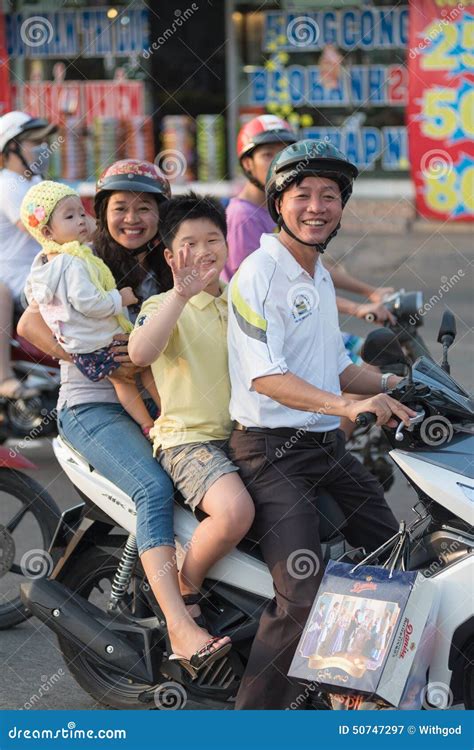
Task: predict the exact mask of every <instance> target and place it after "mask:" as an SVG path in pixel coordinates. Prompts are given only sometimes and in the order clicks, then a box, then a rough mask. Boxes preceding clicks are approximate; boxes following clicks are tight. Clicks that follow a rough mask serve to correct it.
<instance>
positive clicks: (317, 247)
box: [277, 214, 341, 253]
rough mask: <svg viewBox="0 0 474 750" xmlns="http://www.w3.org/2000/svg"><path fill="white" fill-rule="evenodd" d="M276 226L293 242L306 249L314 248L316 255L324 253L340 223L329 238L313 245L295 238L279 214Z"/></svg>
mask: <svg viewBox="0 0 474 750" xmlns="http://www.w3.org/2000/svg"><path fill="white" fill-rule="evenodd" d="M277 225H278V228H279V229H284V230H285V232H286V233H287V234H289V235H290V237H292V238H293V239H294V240H296V241H297V242H300V243H301V244H302V245H306V247H312V248H314V249H315V250H317V251H318V253H324V251H325V250H326V248H327V246H328V245H329V243H330V242H331V240H332V239H333V237H335V236H336V234H337V233H338V231H339V229H340V228H341V222H339V224H338V225H337V227H336V228H335V229H333V230H332V232H331V234H330V235H329V237H327V238H326V239H325V240H324V242H317V243H314V242H305V240H302V239H301V238H300V237H297V236H296V234H294V233H293V232H292V231H291V229H290V228H289V227H287V225H286V224H285V222H284V219H283V216H282V215H281V214H280V216H279V217H278V222H277Z"/></svg>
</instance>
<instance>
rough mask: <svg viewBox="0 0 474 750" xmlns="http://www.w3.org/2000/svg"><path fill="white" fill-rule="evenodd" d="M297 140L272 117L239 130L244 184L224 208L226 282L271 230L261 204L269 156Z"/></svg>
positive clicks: (286, 126)
mask: <svg viewBox="0 0 474 750" xmlns="http://www.w3.org/2000/svg"><path fill="white" fill-rule="evenodd" d="M297 140H298V139H297V136H296V133H295V132H294V131H293V129H292V127H291V125H290V124H289V123H288V122H286V120H282V119H281V118H280V117H275V116H274V115H260V116H259V117H254V118H253V120H250V122H248V123H247V124H246V125H244V126H243V128H241V130H240V132H239V135H238V136H237V156H238V157H239V163H240V166H241V168H242V171H243V173H244V175H245V178H246V182H245V185H244V187H243V189H242V190H241V191H240V193H239V194H238V195H236V196H235V197H234V198H232V199H231V200H230V201H229V205H228V206H227V211H226V218H227V246H228V248H229V254H228V256H227V261H226V264H225V266H224V271H223V273H222V278H223V279H224V280H225V281H230V279H231V278H232V276H233V275H234V273H235V272H236V271H237V269H238V267H239V266H240V264H241V263H242V261H243V260H244V259H245V258H246V257H247V255H250V253H252V252H253V251H254V250H256V249H257V247H258V246H259V245H260V237H261V236H262V234H265V233H269V232H273V231H274V230H275V222H274V221H273V219H272V218H271V216H270V214H269V213H268V210H267V206H266V202H265V180H266V178H267V172H268V168H269V166H270V164H271V162H272V159H273V157H274V156H276V155H277V154H278V153H279V152H280V151H281V150H282V148H284V147H285V146H287V145H288V144H290V143H296V141H297Z"/></svg>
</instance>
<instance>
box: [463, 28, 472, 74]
mask: <svg viewBox="0 0 474 750" xmlns="http://www.w3.org/2000/svg"><path fill="white" fill-rule="evenodd" d="M461 44H462V46H463V47H464V49H468V50H472V49H474V21H464V23H463V26H462V42H461ZM461 60H462V62H463V65H465V66H466V68H471V70H472V68H474V55H471V54H470V53H469V52H464V53H463V54H462V55H461Z"/></svg>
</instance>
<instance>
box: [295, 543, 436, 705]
mask: <svg viewBox="0 0 474 750" xmlns="http://www.w3.org/2000/svg"><path fill="white" fill-rule="evenodd" d="M403 533H404V534H405V536H404V537H403V538H402V537H400V539H397V538H396V537H395V538H394V540H393V542H394V544H393V550H392V553H391V555H390V557H389V560H388V562H387V567H385V568H384V567H378V566H373V565H366V564H359V565H358V566H356V567H354V566H353V565H351V564H348V563H344V562H333V561H330V562H329V563H328V566H327V568H326V572H325V575H324V577H323V580H322V582H321V586H320V588H319V591H318V594H317V596H316V599H315V601H314V604H313V607H312V609H311V612H310V615H309V618H308V620H307V623H306V626H305V628H304V631H303V634H302V636H301V639H300V642H299V644H298V647H297V649H296V653H295V655H294V658H293V661H292V663H291V666H290V670H289V673H288V674H289V675H290V676H291V677H296V678H299V679H305V680H310V681H311V682H317V683H319V685H320V686H321V687H322V688H324V689H326V690H327V691H328V692H329V693H332V694H334V693H335V694H342V695H343V696H346V697H348V696H362V697H363V696H366V697H369V696H370V699H371V701H373V702H374V703H375V704H376V705H377V704H378V702H379V701H381V702H384V703H386V704H389V705H390V706H394V707H398V706H399V704H400V703H401V701H402V698H403V697H404V696H405V698H406V699H407V696H406V692H405V689H406V687H407V685H408V684H409V678H410V674H412V675H413V672H412V667H413V668H414V669H415V672H416V674H417V681H419V675H420V669H418V670H416V668H415V666H414V665H416V655H417V651H418V649H419V648H420V644H421V641H422V637H423V632H424V630H425V628H426V627H427V626H428V625H429V624H430V622H431V621H432V620H433V618H434V617H435V614H434V612H435V600H436V597H435V588H434V586H433V583H432V581H430V580H429V579H427V578H425V577H424V576H423V574H422V573H418V572H415V571H404V570H397V569H396V566H397V565H399V566H401V567H403V564H402V565H401V564H400V561H403V560H404V558H405V547H406V533H405V531H404V532H403ZM429 656H430V654H429V653H428V651H427V650H426V649H425V652H424V658H423V664H425V663H426V661H427V659H429ZM428 663H429V661H428ZM425 673H426V672H425ZM407 700H408V699H407ZM336 702H337V699H336ZM363 702H364V701H361V700H359V701H358V702H355V703H354V698H352V700H350V699H348V700H347V701H346V705H345V707H347V708H349V707H350V708H359V707H364V706H362V705H361V704H362V703H363ZM340 703H341V705H340V707H341V708H344V703H343V701H341V702H340ZM351 703H352V704H353V705H351Z"/></svg>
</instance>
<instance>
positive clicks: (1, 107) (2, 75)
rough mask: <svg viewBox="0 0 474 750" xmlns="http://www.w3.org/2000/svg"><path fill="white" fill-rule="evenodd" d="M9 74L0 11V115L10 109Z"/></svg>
mask: <svg viewBox="0 0 474 750" xmlns="http://www.w3.org/2000/svg"><path fill="white" fill-rule="evenodd" d="M11 108H12V107H11V92H10V76H9V72H8V55H7V48H6V41H5V15H4V13H0V117H1V116H2V115H4V114H6V112H10V110H11Z"/></svg>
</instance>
